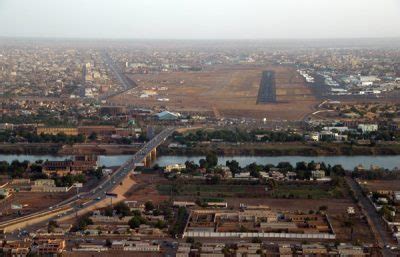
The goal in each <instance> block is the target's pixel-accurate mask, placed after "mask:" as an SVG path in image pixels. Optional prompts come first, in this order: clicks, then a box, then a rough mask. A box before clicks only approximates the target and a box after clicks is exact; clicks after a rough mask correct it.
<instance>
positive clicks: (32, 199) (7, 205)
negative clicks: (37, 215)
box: [0, 191, 73, 221]
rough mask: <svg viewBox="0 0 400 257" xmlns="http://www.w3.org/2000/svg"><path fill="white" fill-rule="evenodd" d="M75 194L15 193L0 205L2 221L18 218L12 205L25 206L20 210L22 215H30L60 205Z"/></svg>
mask: <svg viewBox="0 0 400 257" xmlns="http://www.w3.org/2000/svg"><path fill="white" fill-rule="evenodd" d="M72 194H73V192H71V191H70V192H69V193H52V194H49V193H32V192H19V193H13V195H12V196H10V199H6V200H3V202H2V203H1V204H0V208H1V211H2V214H3V215H2V216H1V217H0V221H5V220H10V219H14V218H16V217H18V215H17V210H12V209H11V204H21V205H22V206H23V208H22V210H20V212H21V214H23V215H29V214H31V213H34V212H38V211H41V210H45V209H47V208H48V207H50V206H52V205H54V204H56V203H59V202H61V201H63V200H65V199H67V198H69V197H71V195H72Z"/></svg>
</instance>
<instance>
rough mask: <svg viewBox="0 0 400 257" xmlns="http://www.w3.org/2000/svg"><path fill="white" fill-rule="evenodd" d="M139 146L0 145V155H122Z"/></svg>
mask: <svg viewBox="0 0 400 257" xmlns="http://www.w3.org/2000/svg"><path fill="white" fill-rule="evenodd" d="M139 149H140V145H117V144H74V145H63V144H56V143H16V144H9V143H7V144H0V154H8V155H11V154H16V155H59V156H63V155H90V154H95V155H124V154H134V153H136V152H137V151H138V150H139Z"/></svg>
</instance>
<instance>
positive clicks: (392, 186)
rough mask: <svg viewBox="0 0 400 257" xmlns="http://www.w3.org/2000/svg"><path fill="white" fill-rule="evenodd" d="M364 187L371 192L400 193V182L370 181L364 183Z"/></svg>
mask: <svg viewBox="0 0 400 257" xmlns="http://www.w3.org/2000/svg"><path fill="white" fill-rule="evenodd" d="M363 186H364V187H366V188H368V189H369V190H370V191H378V190H388V191H400V180H368V181H363Z"/></svg>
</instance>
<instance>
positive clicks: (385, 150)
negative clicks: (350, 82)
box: [0, 142, 400, 157]
mask: <svg viewBox="0 0 400 257" xmlns="http://www.w3.org/2000/svg"><path fill="white" fill-rule="evenodd" d="M139 149H140V145H117V144H75V145H62V144H54V143H16V144H0V154H4V155H13V154H15V155H59V156H64V155H85V154H96V155H110V156H113V155H132V154H134V153H136V151H138V150H139ZM211 151H212V152H215V153H217V154H218V155H220V156H271V157H277V156H359V155H363V156H378V155H380V156H382V155H383V156H386V155H400V144H397V143H392V144H389V143H380V144H376V145H373V146H370V145H351V144H349V143H308V142H306V143H302V142H294V143H240V144H233V143H209V144H197V145H196V146H193V147H188V148H168V147H167V146H165V145H162V146H160V147H159V148H158V153H159V154H161V155H167V156H168V155H170V156H201V155H204V154H205V153H207V152H211Z"/></svg>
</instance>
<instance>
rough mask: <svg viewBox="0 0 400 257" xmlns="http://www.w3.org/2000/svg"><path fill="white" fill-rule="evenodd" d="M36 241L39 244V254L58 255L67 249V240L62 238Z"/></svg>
mask: <svg viewBox="0 0 400 257" xmlns="http://www.w3.org/2000/svg"><path fill="white" fill-rule="evenodd" d="M35 243H37V244H38V246H37V253H38V254H39V256H49V255H50V256H57V255H59V254H61V253H62V252H63V250H64V249H65V240H62V239H54V240H52V239H44V240H38V241H36V242H35Z"/></svg>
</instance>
